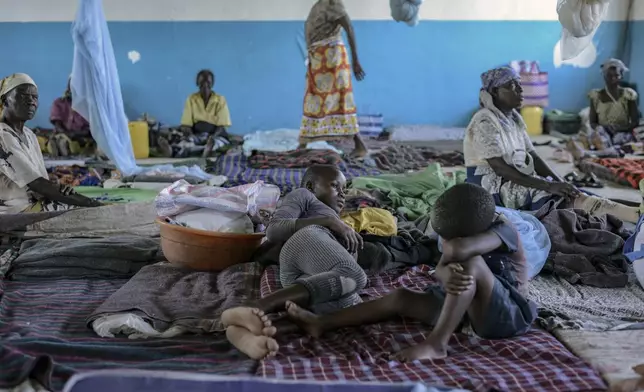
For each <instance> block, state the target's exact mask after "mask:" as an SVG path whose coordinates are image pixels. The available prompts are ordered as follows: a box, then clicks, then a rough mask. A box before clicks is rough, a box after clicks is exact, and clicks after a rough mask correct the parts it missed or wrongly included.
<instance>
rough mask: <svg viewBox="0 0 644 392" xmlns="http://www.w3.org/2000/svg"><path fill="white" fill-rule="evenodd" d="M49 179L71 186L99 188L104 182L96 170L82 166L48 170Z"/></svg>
mask: <svg viewBox="0 0 644 392" xmlns="http://www.w3.org/2000/svg"><path fill="white" fill-rule="evenodd" d="M47 172H48V173H49V179H50V180H52V181H54V182H56V183H58V184H61V185H69V186H99V185H101V183H102V182H103V179H102V177H101V175H100V174H99V173H98V171H97V170H96V169H93V168H88V167H81V166H76V165H74V166H54V167H51V168H49V169H48V170H47Z"/></svg>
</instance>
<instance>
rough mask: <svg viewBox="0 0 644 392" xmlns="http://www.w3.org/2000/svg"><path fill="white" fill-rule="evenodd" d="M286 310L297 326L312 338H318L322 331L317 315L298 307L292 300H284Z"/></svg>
mask: <svg viewBox="0 0 644 392" xmlns="http://www.w3.org/2000/svg"><path fill="white" fill-rule="evenodd" d="M286 312H287V313H288V316H289V318H290V319H291V320H292V321H293V322H294V323H295V324H296V325H297V326H298V327H300V328H301V329H302V330H303V331H304V332H306V333H307V334H309V335H311V336H313V337H314V338H319V337H320V336H321V335H322V333H323V332H324V331H323V330H322V327H321V325H320V323H319V317H318V316H316V315H315V314H313V313H312V312H309V311H308V310H306V309H302V308H300V307H299V306H297V305H296V304H295V303H294V302H291V301H286Z"/></svg>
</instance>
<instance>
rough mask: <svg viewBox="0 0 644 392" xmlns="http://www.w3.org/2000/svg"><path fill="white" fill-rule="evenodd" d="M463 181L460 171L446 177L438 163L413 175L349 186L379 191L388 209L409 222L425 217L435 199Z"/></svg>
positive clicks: (360, 180) (369, 179) (358, 181)
mask: <svg viewBox="0 0 644 392" xmlns="http://www.w3.org/2000/svg"><path fill="white" fill-rule="evenodd" d="M465 178H466V174H465V172H464V171H462V170H459V171H456V172H454V173H452V175H451V176H448V175H447V174H446V173H444V172H443V170H442V169H441V167H440V165H439V164H438V163H433V164H431V165H429V166H428V167H427V168H426V169H425V170H423V171H419V172H414V173H406V174H383V175H380V176H376V177H358V178H354V179H353V181H352V185H351V186H352V187H353V188H357V189H366V190H369V189H378V190H380V191H382V192H383V193H385V194H386V195H387V197H388V198H389V200H390V202H391V207H392V208H394V209H396V210H398V211H400V212H401V213H403V214H405V215H406V216H407V218H408V219H410V220H413V219H416V218H418V217H420V216H423V215H426V214H428V213H429V212H430V211H431V209H432V206H433V205H434V203H435V202H436V199H437V198H438V196H440V195H441V194H442V193H443V192H445V190H447V189H448V188H450V187H451V186H453V185H456V184H460V183H462V182H465Z"/></svg>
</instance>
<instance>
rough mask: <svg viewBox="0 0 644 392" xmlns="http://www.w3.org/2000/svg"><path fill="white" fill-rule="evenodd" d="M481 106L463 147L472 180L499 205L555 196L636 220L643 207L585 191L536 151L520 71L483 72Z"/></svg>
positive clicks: (525, 204)
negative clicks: (525, 117) (522, 111)
mask: <svg viewBox="0 0 644 392" xmlns="http://www.w3.org/2000/svg"><path fill="white" fill-rule="evenodd" d="M481 80H482V83H483V86H482V88H481V91H480V104H481V109H480V110H479V111H478V112H477V113H476V114H475V115H474V117H473V118H472V121H471V122H470V124H469V125H468V127H467V130H466V133H465V140H464V142H463V149H464V155H465V166H466V167H467V181H468V182H470V183H474V184H478V185H481V186H482V187H483V188H485V189H487V190H488V192H490V193H491V194H492V195H493V196H494V199H495V202H496V204H497V205H498V206H502V207H506V208H512V209H517V210H537V209H539V208H541V207H542V206H543V205H545V204H546V203H548V202H550V201H552V202H554V203H556V204H557V205H558V206H559V207H560V208H577V209H582V210H585V211H588V212H589V213H591V214H593V215H603V214H606V213H610V214H612V215H614V216H616V217H618V218H620V219H622V220H624V221H627V222H637V220H638V218H639V209H638V208H636V207H628V206H625V205H621V204H617V203H615V202H613V201H610V200H607V199H603V198H599V197H596V196H591V195H587V194H584V193H581V192H580V191H579V190H578V189H577V188H575V187H574V186H573V185H571V184H569V183H567V182H565V181H564V180H563V179H562V178H561V177H560V176H559V175H557V173H555V172H554V171H553V170H552V169H551V168H550V167H549V166H548V164H547V163H546V162H545V161H544V160H543V159H541V157H539V155H537V153H536V151H535V150H534V146H533V145H532V141H531V140H530V137H529V136H528V133H527V127H526V124H525V122H524V121H523V118H521V115H520V114H519V112H518V111H517V109H518V108H520V107H521V104H522V102H523V89H522V87H521V82H520V78H519V75H518V74H517V73H516V72H515V71H514V70H513V69H512V68H509V67H502V68H496V69H492V70H490V71H487V72H485V73H483V75H481Z"/></svg>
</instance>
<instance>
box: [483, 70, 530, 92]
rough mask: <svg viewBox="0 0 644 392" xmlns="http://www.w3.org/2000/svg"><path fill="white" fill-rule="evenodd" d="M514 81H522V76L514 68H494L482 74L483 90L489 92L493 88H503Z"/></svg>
mask: <svg viewBox="0 0 644 392" xmlns="http://www.w3.org/2000/svg"><path fill="white" fill-rule="evenodd" d="M513 80H521V76H520V75H519V73H518V72H517V71H515V70H514V68H511V67H499V68H494V69H491V70H489V71H486V72H483V73H482V74H481V84H482V86H481V88H482V89H483V90H485V91H488V92H489V91H490V90H492V89H493V88H498V87H501V86H503V85H504V84H506V83H509V82H511V81H513Z"/></svg>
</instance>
